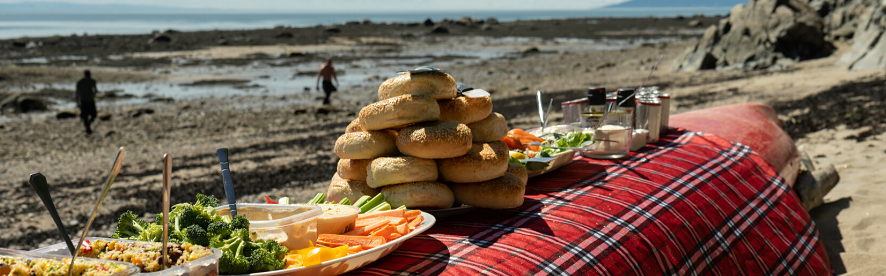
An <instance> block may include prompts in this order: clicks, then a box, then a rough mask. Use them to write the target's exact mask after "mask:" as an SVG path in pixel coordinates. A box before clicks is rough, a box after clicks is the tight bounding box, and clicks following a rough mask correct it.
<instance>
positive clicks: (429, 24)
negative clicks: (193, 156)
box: [424, 18, 434, 27]
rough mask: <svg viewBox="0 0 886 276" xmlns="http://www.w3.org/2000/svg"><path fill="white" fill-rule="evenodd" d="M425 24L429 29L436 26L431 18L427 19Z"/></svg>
mask: <svg viewBox="0 0 886 276" xmlns="http://www.w3.org/2000/svg"><path fill="white" fill-rule="evenodd" d="M424 24H425V26H427V27H432V26H434V20H431V19H430V18H428V19H425V23H424Z"/></svg>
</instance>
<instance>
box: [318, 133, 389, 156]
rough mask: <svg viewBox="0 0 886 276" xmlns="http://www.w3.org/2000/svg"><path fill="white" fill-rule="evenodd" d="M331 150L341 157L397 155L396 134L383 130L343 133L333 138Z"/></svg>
mask: <svg viewBox="0 0 886 276" xmlns="http://www.w3.org/2000/svg"><path fill="white" fill-rule="evenodd" d="M333 150H334V151H335V155H338V158H341V159H373V158H376V157H382V156H397V155H399V152H398V151H397V144H396V136H394V134H393V133H391V132H389V131H385V130H379V131H364V132H350V133H345V134H343V135H342V136H339V137H338V139H336V140H335V148H334V149H333Z"/></svg>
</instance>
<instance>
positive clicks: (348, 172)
mask: <svg viewBox="0 0 886 276" xmlns="http://www.w3.org/2000/svg"><path fill="white" fill-rule="evenodd" d="M369 163H372V159H339V160H338V171H337V173H338V176H339V177H341V178H344V179H350V180H359V181H366V167H368V166H369Z"/></svg>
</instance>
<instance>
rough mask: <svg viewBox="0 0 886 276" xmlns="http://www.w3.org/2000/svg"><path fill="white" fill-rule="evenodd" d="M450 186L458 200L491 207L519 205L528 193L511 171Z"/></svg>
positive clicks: (471, 204) (475, 205) (468, 203)
mask: <svg viewBox="0 0 886 276" xmlns="http://www.w3.org/2000/svg"><path fill="white" fill-rule="evenodd" d="M449 188H450V189H451V190H452V194H453V195H455V199H456V200H457V201H458V202H460V203H464V204H467V205H470V206H474V207H480V208H489V209H509V208H516V207H519V206H520V205H523V196H524V194H525V193H526V185H524V184H523V180H521V179H520V178H519V177H517V176H515V175H513V174H509V173H506V174H504V175H502V176H501V177H498V178H494V179H491V180H487V181H483V182H477V183H450V184H449ZM385 198H387V195H385Z"/></svg>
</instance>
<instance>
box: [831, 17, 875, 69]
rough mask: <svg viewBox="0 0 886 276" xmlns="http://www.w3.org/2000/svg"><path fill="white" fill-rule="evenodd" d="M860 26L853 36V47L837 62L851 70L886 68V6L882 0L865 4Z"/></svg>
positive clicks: (859, 19) (859, 21)
mask: <svg viewBox="0 0 886 276" xmlns="http://www.w3.org/2000/svg"><path fill="white" fill-rule="evenodd" d="M864 7H865V9H864V13H863V14H862V15H861V17H860V18H858V26H857V27H856V28H855V33H854V34H853V36H852V49H850V50H849V52H847V53H846V54H844V55H843V56H842V57H840V60H839V61H838V62H837V64H840V65H845V66H847V67H848V68H849V69H850V70H867V69H883V68H886V38H883V33H884V32H886V6H884V3H883V2H881V1H876V2H875V3H873V4H871V5H867V6H864Z"/></svg>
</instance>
